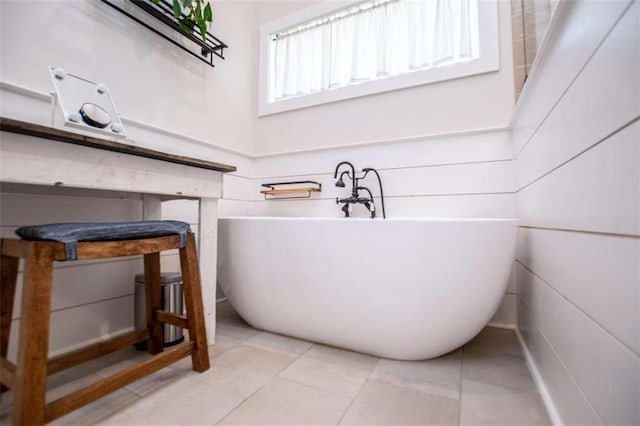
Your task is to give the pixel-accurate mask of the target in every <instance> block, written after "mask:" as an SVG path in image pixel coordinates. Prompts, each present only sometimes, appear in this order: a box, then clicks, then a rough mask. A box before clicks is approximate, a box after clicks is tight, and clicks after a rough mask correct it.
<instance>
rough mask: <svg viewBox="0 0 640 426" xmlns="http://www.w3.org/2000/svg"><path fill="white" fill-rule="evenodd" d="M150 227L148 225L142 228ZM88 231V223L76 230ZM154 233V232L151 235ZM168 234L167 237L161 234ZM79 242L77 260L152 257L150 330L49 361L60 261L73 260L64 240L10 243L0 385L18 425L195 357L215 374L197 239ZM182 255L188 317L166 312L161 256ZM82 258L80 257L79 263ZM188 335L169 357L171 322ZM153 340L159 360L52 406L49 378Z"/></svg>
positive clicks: (2, 282) (4, 271)
mask: <svg viewBox="0 0 640 426" xmlns="http://www.w3.org/2000/svg"><path fill="white" fill-rule="evenodd" d="M140 223H144V222H140ZM76 225H78V226H82V224H76ZM151 234H153V232H152V233H151ZM160 234H162V233H160ZM112 239H113V238H109V240H108V241H105V240H102V241H82V239H79V241H77V242H75V243H74V247H73V249H74V251H75V252H74V257H75V258H76V259H78V260H79V259H99V258H108V257H120V256H135V255H144V276H145V299H146V319H147V329H146V330H138V331H134V332H131V333H128V334H125V335H121V336H119V337H116V338H113V339H110V340H108V341H104V342H101V343H98V344H94V345H91V346H88V347H85V348H82V349H79V350H76V351H73V352H70V353H66V354H63V355H61V356H57V357H54V358H51V359H48V355H47V354H48V350H49V329H50V316H51V315H50V312H51V294H52V277H53V262H54V261H65V260H70V259H69V257H68V254H69V246H68V244H65V243H64V242H58V241H42V240H24V239H22V240H19V239H2V240H1V253H2V266H1V270H0V275H1V277H0V293H1V298H0V373H1V374H0V382H1V384H2V385H3V386H2V387H3V391H4V390H6V389H7V388H8V389H11V390H12V391H13V397H14V400H13V410H12V421H13V424H16V425H39V424H44V423H46V422H49V421H51V420H54V419H56V418H58V417H60V416H63V415H65V414H67V413H69V412H70V411H72V410H74V409H76V408H79V407H81V406H83V405H86V404H88V403H90V402H92V401H95V400H96V399H98V398H101V397H102V396H104V395H106V394H108V393H110V392H113V391H115V390H117V389H119V388H122V387H124V386H126V385H128V384H130V383H132V382H134V381H135V380H138V379H141V378H143V377H145V376H148V375H150V374H152V373H154V372H156V371H158V370H160V369H162V368H164V367H166V366H167V365H169V364H172V363H174V362H176V361H178V360H180V359H182V358H185V357H187V356H189V355H191V361H192V367H193V369H194V370H195V371H198V372H203V371H206V370H208V369H209V356H208V349H207V338H206V331H205V323H204V314H203V305H202V292H201V286H200V273H199V268H198V260H197V253H196V247H195V238H194V234H193V233H191V232H190V231H189V232H187V233H185V234H184V235H166V233H165V235H163V236H153V235H151V236H150V237H145V238H137V239H126V240H118V241H112ZM172 249H179V254H180V266H181V270H182V278H183V283H184V299H185V310H186V315H181V314H176V313H171V312H166V311H164V310H163V309H162V305H161V289H160V252H162V251H165V250H172ZM20 259H24V260H25V266H24V279H23V290H22V309H21V316H20V329H19V336H18V351H17V362H16V363H15V364H14V363H13V362H11V361H9V360H8V359H7V350H8V345H9V333H10V329H11V320H12V312H13V305H14V299H15V293H16V291H15V289H16V281H17V277H18V264H19V261H20ZM72 260H75V259H72ZM164 323H166V324H171V325H174V326H177V327H182V328H185V329H188V331H189V340H190V341H189V342H188V343H186V344H182V345H179V346H177V347H175V348H173V349H170V350H166V351H163V343H164V342H163V324H164ZM143 341H147V342H148V344H147V350H148V352H149V353H150V354H152V355H154V356H153V357H151V358H149V359H148V360H146V361H145V362H143V363H141V364H139V365H136V366H134V367H131V368H127V369H125V370H123V371H120V372H118V373H116V374H114V375H112V376H110V377H107V378H104V379H102V380H99V381H97V382H96V383H94V384H91V385H89V386H87V387H85V388H83V389H80V390H78V391H75V392H72V393H71V394H69V395H66V396H64V397H61V398H59V399H57V400H55V401H52V402H50V403H46V402H45V394H46V381H47V375H48V374H52V373H55V372H58V371H61V370H64V369H67V368H69V367H73V366H75V365H78V364H81V363H83V362H86V361H88V360H90V359H93V358H96V357H99V356H101V355H105V354H107V353H110V352H113V351H116V350H119V349H123V348H125V347H128V346H130V345H132V344H135V343H140V342H143Z"/></svg>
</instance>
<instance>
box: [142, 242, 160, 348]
mask: <svg viewBox="0 0 640 426" xmlns="http://www.w3.org/2000/svg"><path fill="white" fill-rule="evenodd" d="M144 291H145V309H146V316H147V329H148V330H149V340H148V341H147V352H149V353H150V354H151V355H155V354H158V353H160V352H162V348H163V347H164V327H163V324H162V323H161V322H160V321H158V320H157V319H156V311H157V310H159V309H162V293H161V289H160V253H150V254H145V255H144Z"/></svg>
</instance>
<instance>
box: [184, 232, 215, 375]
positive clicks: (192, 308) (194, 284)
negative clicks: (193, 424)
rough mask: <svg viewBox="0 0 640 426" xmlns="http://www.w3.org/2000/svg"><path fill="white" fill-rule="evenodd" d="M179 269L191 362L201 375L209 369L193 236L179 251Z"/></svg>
mask: <svg viewBox="0 0 640 426" xmlns="http://www.w3.org/2000/svg"><path fill="white" fill-rule="evenodd" d="M180 268H181V269H182V281H183V284H184V299H185V308H186V310H187V321H188V323H189V338H190V340H191V341H192V342H194V343H195V348H194V350H193V353H192V354H191V362H192V365H193V369H194V370H195V371H197V372H200V373H201V372H203V371H206V370H208V369H209V350H208V347H207V333H206V330H205V324H204V307H203V305H202V288H201V285H200V270H199V269H198V256H197V252H196V240H195V237H194V235H193V234H188V235H187V245H186V247H184V248H181V249H180Z"/></svg>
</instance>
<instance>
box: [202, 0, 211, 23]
mask: <svg viewBox="0 0 640 426" xmlns="http://www.w3.org/2000/svg"><path fill="white" fill-rule="evenodd" d="M204 20H205V21H207V22H212V21H213V11H212V10H211V3H207V5H206V6H205V7H204Z"/></svg>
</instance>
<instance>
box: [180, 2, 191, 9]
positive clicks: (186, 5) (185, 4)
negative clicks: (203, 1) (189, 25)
mask: <svg viewBox="0 0 640 426" xmlns="http://www.w3.org/2000/svg"><path fill="white" fill-rule="evenodd" d="M191 3H193V0H182V4H183V5H184V7H185V9H186V8H187V7H191Z"/></svg>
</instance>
